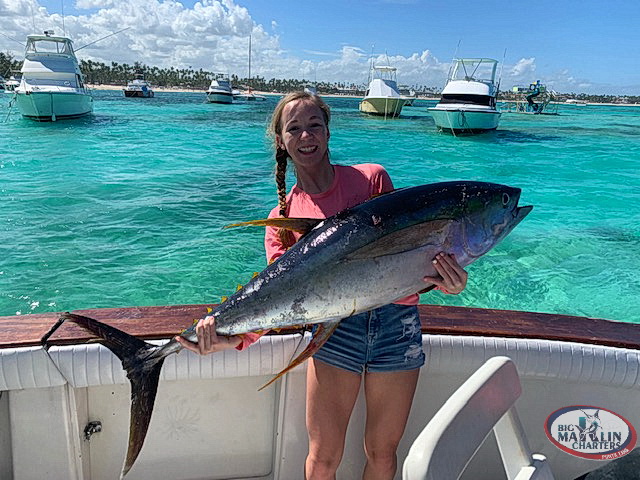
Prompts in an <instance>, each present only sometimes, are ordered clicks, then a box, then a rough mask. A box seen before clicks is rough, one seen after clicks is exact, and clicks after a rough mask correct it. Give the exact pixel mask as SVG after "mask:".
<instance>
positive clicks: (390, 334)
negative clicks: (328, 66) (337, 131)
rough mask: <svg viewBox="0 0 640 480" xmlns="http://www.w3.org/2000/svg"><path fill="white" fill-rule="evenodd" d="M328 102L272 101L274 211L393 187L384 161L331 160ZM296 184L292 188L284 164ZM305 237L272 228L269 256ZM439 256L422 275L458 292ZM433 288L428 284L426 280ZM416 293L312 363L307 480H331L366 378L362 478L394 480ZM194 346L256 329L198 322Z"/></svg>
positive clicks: (295, 211) (414, 357)
mask: <svg viewBox="0 0 640 480" xmlns="http://www.w3.org/2000/svg"><path fill="white" fill-rule="evenodd" d="M330 118H331V115H330V111H329V107H328V106H327V105H326V103H324V101H322V99H321V98H320V97H318V96H317V95H312V94H307V93H303V92H294V93H291V94H289V95H286V96H285V97H284V98H282V99H281V100H280V102H279V103H278V105H277V106H276V108H275V110H274V113H273V116H272V120H271V124H270V127H269V133H270V134H271V135H272V137H273V140H274V146H275V149H276V184H277V187H278V207H276V208H274V209H273V210H272V211H271V214H270V215H269V216H270V217H303V218H326V217H329V216H332V215H334V214H336V213H338V212H339V211H341V210H344V209H345V208H349V207H352V206H355V205H358V204H359V203H362V202H364V201H366V200H368V199H369V198H371V197H372V196H374V195H378V194H381V193H385V192H388V191H391V190H393V184H392V183H391V179H390V178H389V175H388V174H387V172H386V171H385V170H384V168H382V167H381V166H380V165H375V164H361V165H354V166H341V165H335V164H332V163H331V161H330V159H329V137H330V132H329V121H330ZM289 160H291V162H292V163H293V167H294V169H295V174H296V179H297V183H296V184H295V185H294V186H293V188H292V189H291V191H290V192H289V193H288V194H287V191H286V185H285V174H286V169H287V164H288V161H289ZM299 237H300V235H299V234H295V233H291V232H289V231H284V230H278V229H276V228H274V227H267V230H266V234H265V248H266V253H267V260H268V261H269V262H273V261H275V260H276V259H277V258H278V257H280V256H281V255H282V254H283V253H284V252H285V251H286V250H287V248H289V247H290V246H291V245H293V243H295V241H297V239H298V238H299ZM433 263H434V266H435V269H436V271H437V272H438V274H439V276H438V277H425V283H426V284H434V285H436V286H437V287H438V288H439V289H441V290H443V291H445V292H446V293H453V294H458V293H460V292H461V291H462V290H463V289H464V288H465V286H466V283H467V273H466V272H465V271H464V270H463V269H462V268H461V267H460V266H459V264H458V262H457V261H456V260H455V258H454V257H453V256H452V255H448V254H445V253H439V254H438V255H437V256H436V258H435V259H433ZM425 286H427V285H425ZM417 303H418V294H417V293H416V294H414V295H411V296H409V297H406V298H403V299H399V300H397V301H396V302H394V303H392V304H389V305H385V306H383V307H380V308H377V309H375V310H372V311H369V312H365V313H361V314H358V315H352V316H351V317H348V318H346V319H344V320H342V321H341V322H340V325H339V326H338V328H337V329H336V331H335V332H334V333H333V335H332V336H331V337H330V338H329V340H328V341H327V342H326V343H325V344H324V345H323V346H322V348H321V349H320V350H319V351H318V352H317V353H316V354H315V355H314V356H313V357H312V358H311V360H310V361H309V365H308V368H307V409H306V416H307V430H308V435H309V453H308V456H307V458H306V461H305V466H304V471H305V478H306V479H307V480H316V479H334V478H335V474H336V470H337V469H338V466H339V465H340V460H341V458H342V453H343V450H344V441H345V435H346V431H347V426H348V423H349V418H350V416H351V412H352V410H353V407H354V405H355V402H356V399H357V396H358V392H359V389H360V383H361V381H363V380H364V394H365V400H366V413H367V415H366V425H365V438H364V448H365V454H366V458H367V462H366V465H365V468H364V472H363V476H362V478H363V479H367V480H373V479H387V480H388V479H392V478H393V477H394V475H395V472H396V469H397V459H396V450H397V448H398V444H399V443H400V439H401V437H402V434H403V432H404V429H405V425H406V423H407V418H408V416H409V411H410V409H411V403H412V401H413V395H414V392H415V389H416V384H417V381H418V374H419V369H420V367H421V366H422V365H423V364H424V361H425V356H424V352H423V350H422V334H421V331H420V319H419V316H418V310H417V307H416V305H417ZM196 331H197V333H198V343H197V344H192V343H189V342H187V341H186V340H185V339H184V338H182V337H177V338H178V341H179V342H180V343H181V344H182V345H184V346H185V347H186V348H188V349H190V350H192V351H195V352H198V353H201V354H206V353H211V352H216V351H219V350H223V349H226V348H233V347H235V348H238V349H243V348H246V347H247V346H248V345H250V344H251V343H253V342H255V341H256V340H257V338H258V337H259V335H258V334H245V335H243V336H242V337H239V336H233V337H222V336H217V335H216V333H215V322H214V319H213V317H206V318H204V319H202V320H201V321H200V322H199V324H198V325H197V327H196Z"/></svg>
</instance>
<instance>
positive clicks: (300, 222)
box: [224, 217, 324, 234]
mask: <svg viewBox="0 0 640 480" xmlns="http://www.w3.org/2000/svg"><path fill="white" fill-rule="evenodd" d="M323 220H324V219H323V218H285V217H276V218H265V219H264V220H251V221H250V222H242V223H233V224H231V225H227V226H226V227H224V228H231V227H245V226H248V225H251V226H254V227H276V228H284V229H285V230H292V231H294V232H298V233H302V234H306V233H309V232H310V231H311V230H313V229H314V228H315V226H316V225H318V224H319V223H320V222H322V221H323Z"/></svg>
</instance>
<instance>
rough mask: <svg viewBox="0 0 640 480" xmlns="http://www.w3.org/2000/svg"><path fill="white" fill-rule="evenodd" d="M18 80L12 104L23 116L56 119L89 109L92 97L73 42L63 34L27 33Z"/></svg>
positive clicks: (88, 111)
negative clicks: (15, 105) (60, 35)
mask: <svg viewBox="0 0 640 480" xmlns="http://www.w3.org/2000/svg"><path fill="white" fill-rule="evenodd" d="M21 72H22V79H21V81H20V85H19V86H18V87H16V89H15V94H16V104H17V105H18V109H19V110H20V113H21V114H22V115H23V116H24V117H27V118H31V119H34V120H40V121H56V120H58V119H62V118H75V117H80V116H83V115H87V114H89V113H91V112H92V111H93V98H92V97H91V93H90V91H89V89H88V88H87V87H86V86H85V84H84V77H83V75H82V72H81V71H80V67H79V65H78V59H77V58H76V55H75V52H74V49H73V42H72V41H71V39H69V38H67V37H57V36H54V32H53V31H52V30H47V31H45V32H44V35H28V36H27V45H26V48H25V59H24V63H23V65H22V69H21Z"/></svg>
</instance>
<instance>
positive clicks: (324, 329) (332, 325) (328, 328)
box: [258, 319, 340, 391]
mask: <svg viewBox="0 0 640 480" xmlns="http://www.w3.org/2000/svg"><path fill="white" fill-rule="evenodd" d="M338 325H340V319H338V320H327V321H326V322H324V323H321V324H319V325H318V329H317V330H316V333H315V334H314V335H313V337H312V338H311V341H310V342H309V345H307V347H306V348H305V349H304V350H303V351H302V352H301V353H300V355H298V356H297V357H296V358H294V359H293V360H291V363H289V365H287V366H286V367H285V368H284V370H282V371H281V372H280V373H278V374H277V375H276V376H275V377H273V378H272V379H271V380H269V382H268V383H266V384H264V385H263V386H262V387H260V388H259V389H258V391H260V390H262V389H263V388H266V387H268V386H269V385H271V384H272V383H273V382H275V381H276V380H277V379H279V378H280V377H281V376H282V375H284V374H285V373H287V372H288V371H289V370H291V369H292V368H295V367H297V366H298V365H300V364H301V363H302V362H304V361H305V360H306V359H307V358H309V357H310V356H311V355H313V354H314V353H316V352H317V351H318V350H320V347H322V345H324V342H326V341H327V340H329V337H330V336H331V334H332V333H333V332H334V330H335V329H336V328H338Z"/></svg>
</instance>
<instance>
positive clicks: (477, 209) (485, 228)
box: [459, 182, 533, 263]
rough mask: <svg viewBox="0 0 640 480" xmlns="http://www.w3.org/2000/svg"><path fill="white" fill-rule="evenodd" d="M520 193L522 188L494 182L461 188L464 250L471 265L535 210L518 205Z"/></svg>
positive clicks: (531, 207)
mask: <svg viewBox="0 0 640 480" xmlns="http://www.w3.org/2000/svg"><path fill="white" fill-rule="evenodd" d="M520 193H521V190H520V189H519V188H515V187H509V186H506V185H499V184H495V183H480V182H478V183H472V182H468V183H467V184H466V185H464V186H462V187H461V188H460V193H459V200H460V206H461V207H462V218H461V228H462V239H461V240H462V245H461V247H462V249H463V250H464V253H465V254H466V256H468V257H469V258H470V262H471V261H473V260H475V259H476V258H478V257H480V256H482V255H484V254H485V253H487V252H488V251H489V250H491V249H492V248H493V247H494V246H495V245H497V244H498V243H499V242H500V241H501V240H502V239H503V238H504V237H506V236H507V235H508V234H509V233H510V232H511V230H513V229H514V228H515V227H516V225H518V224H519V223H520V222H521V221H522V220H523V219H524V217H526V216H527V215H528V214H529V212H530V211H531V210H532V209H533V206H524V207H519V206H518V201H519V200H520ZM470 262H469V263H470Z"/></svg>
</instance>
